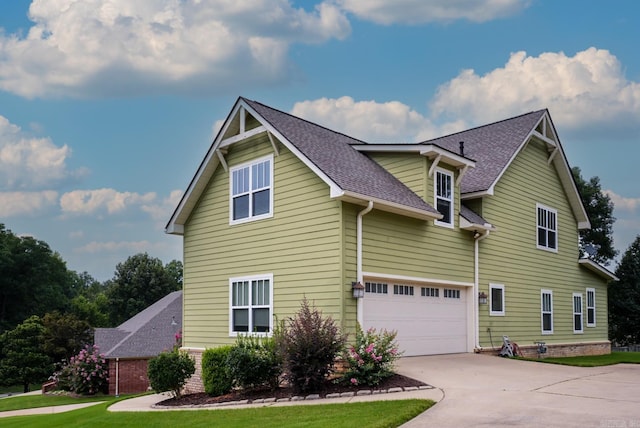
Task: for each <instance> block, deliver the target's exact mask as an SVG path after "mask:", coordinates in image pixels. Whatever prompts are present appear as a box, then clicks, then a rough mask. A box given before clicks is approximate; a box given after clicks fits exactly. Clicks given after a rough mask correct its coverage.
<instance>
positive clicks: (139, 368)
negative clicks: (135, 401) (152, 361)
mask: <svg viewBox="0 0 640 428" xmlns="http://www.w3.org/2000/svg"><path fill="white" fill-rule="evenodd" d="M148 361H149V360H146V359H139V360H123V359H120V361H119V362H117V363H116V360H115V359H110V360H109V395H115V394H116V366H117V367H118V376H117V379H118V394H137V393H140V392H146V391H147V390H148V389H149V378H148V377H147V363H148Z"/></svg>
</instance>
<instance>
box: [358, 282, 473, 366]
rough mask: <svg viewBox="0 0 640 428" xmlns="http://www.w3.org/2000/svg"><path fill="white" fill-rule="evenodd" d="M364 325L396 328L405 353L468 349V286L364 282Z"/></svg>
mask: <svg viewBox="0 0 640 428" xmlns="http://www.w3.org/2000/svg"><path fill="white" fill-rule="evenodd" d="M363 300H364V302H363V312H364V318H363V319H364V326H363V328H364V329H365V330H366V329H368V328H371V327H373V328H376V329H378V330H380V329H386V330H396V331H397V332H398V335H397V338H396V340H397V341H398V344H399V346H400V349H401V350H402V351H404V355H405V356H412V355H433V354H452V353H459V352H467V350H468V349H467V343H468V340H467V339H468V332H467V330H468V323H467V321H468V320H467V288H466V287H453V286H438V285H431V284H430V285H415V284H413V285H411V284H397V283H396V284H394V283H386V282H365V297H364V299H363Z"/></svg>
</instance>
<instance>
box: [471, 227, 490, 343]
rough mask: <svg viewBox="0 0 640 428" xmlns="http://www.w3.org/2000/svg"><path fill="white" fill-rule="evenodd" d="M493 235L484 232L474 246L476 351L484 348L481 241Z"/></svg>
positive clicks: (487, 231)
mask: <svg viewBox="0 0 640 428" xmlns="http://www.w3.org/2000/svg"><path fill="white" fill-rule="evenodd" d="M490 233H491V230H489V229H486V230H485V231H484V233H483V234H482V235H480V236H479V237H477V238H475V242H474V243H473V245H474V267H473V268H474V272H473V275H474V277H473V292H474V293H473V302H474V303H473V312H474V315H475V317H474V318H475V324H476V325H475V328H474V333H475V338H474V339H475V340H474V343H475V345H474V346H475V350H476V351H481V350H482V347H481V346H480V308H479V307H478V300H477V299H478V293H479V292H480V261H479V254H480V245H479V243H480V241H482V240H484V239H486V238H487V237H488V236H489V234H490Z"/></svg>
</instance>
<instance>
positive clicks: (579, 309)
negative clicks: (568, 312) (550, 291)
mask: <svg viewBox="0 0 640 428" xmlns="http://www.w3.org/2000/svg"><path fill="white" fill-rule="evenodd" d="M576 299H579V300H580V306H579V307H578V306H576ZM571 303H572V305H571V307H572V308H573V310H572V313H573V317H572V323H573V333H574V334H582V333H584V309H583V301H582V293H573V294H572V296H571ZM576 316H580V329H579V330H578V329H576Z"/></svg>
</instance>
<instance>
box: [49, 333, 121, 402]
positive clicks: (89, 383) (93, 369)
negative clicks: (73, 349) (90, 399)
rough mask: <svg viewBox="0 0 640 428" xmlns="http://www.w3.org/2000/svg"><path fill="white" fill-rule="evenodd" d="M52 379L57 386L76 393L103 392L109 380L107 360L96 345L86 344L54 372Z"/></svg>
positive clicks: (90, 393) (91, 393)
mask: <svg viewBox="0 0 640 428" xmlns="http://www.w3.org/2000/svg"><path fill="white" fill-rule="evenodd" d="M54 379H55V380H56V381H57V383H58V388H60V389H64V390H67V391H71V392H75V393H76V394H85V395H93V394H96V393H98V392H105V390H106V387H107V385H108V384H107V382H108V381H109V370H108V367H107V361H106V360H105V358H104V356H103V355H102V354H100V352H99V350H98V347H97V346H95V345H93V346H89V345H87V346H85V347H84V349H82V350H81V351H80V352H79V353H78V355H76V356H75V357H71V358H70V359H69V363H68V364H66V365H64V366H63V367H62V369H61V370H60V371H58V372H56V373H55V374H54Z"/></svg>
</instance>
